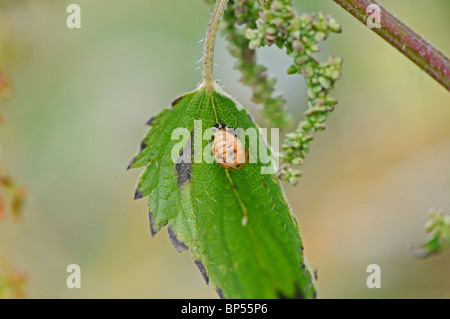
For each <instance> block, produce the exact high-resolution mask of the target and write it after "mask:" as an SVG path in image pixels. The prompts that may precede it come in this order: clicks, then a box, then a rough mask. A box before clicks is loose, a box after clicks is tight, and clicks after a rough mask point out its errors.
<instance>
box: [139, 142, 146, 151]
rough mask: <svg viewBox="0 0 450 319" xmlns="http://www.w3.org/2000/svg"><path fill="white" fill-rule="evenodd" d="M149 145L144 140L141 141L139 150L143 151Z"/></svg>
mask: <svg viewBox="0 0 450 319" xmlns="http://www.w3.org/2000/svg"><path fill="white" fill-rule="evenodd" d="M146 147H147V143H145V142H144V141H142V142H141V145H140V146H139V152H142V151H143V150H144V149H145V148H146Z"/></svg>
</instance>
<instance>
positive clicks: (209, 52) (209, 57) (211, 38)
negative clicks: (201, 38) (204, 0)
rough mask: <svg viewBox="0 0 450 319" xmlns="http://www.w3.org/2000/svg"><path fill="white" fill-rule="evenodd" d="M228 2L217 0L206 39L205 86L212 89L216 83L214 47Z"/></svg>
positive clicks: (204, 56)
mask: <svg viewBox="0 0 450 319" xmlns="http://www.w3.org/2000/svg"><path fill="white" fill-rule="evenodd" d="M227 3H228V0H217V1H216V4H215V5H214V9H213V12H212V14H211V20H209V27H208V32H207V33H206V39H205V51H204V53H203V86H204V87H205V88H212V87H213V83H214V76H213V67H214V46H215V44H216V35H217V31H218V29H219V23H220V21H221V20H222V17H223V13H224V12H225V9H226V7H227Z"/></svg>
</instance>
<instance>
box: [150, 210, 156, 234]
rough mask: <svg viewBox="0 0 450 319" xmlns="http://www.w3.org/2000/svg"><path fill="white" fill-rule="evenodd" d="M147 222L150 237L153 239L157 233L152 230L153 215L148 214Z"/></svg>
mask: <svg viewBox="0 0 450 319" xmlns="http://www.w3.org/2000/svg"><path fill="white" fill-rule="evenodd" d="M148 221H149V223H150V233H151V234H152V237H155V235H156V233H157V231H155V229H154V228H153V213H152V212H148Z"/></svg>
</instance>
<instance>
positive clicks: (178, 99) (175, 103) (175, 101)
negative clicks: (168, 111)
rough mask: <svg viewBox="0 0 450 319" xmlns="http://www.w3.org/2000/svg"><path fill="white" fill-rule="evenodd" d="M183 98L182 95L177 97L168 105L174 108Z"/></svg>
mask: <svg viewBox="0 0 450 319" xmlns="http://www.w3.org/2000/svg"><path fill="white" fill-rule="evenodd" d="M183 97H184V95H182V96H179V97H177V98H176V99H175V100H173V101H172V103H170V105H172V107H174V106H175V105H177V104H178V102H180V100H181V99H182V98H183Z"/></svg>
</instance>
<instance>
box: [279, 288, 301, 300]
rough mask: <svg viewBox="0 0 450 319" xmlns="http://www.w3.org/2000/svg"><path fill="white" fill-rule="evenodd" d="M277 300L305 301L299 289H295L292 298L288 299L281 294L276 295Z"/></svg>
mask: <svg viewBox="0 0 450 319" xmlns="http://www.w3.org/2000/svg"><path fill="white" fill-rule="evenodd" d="M278 297H279V299H305V296H304V295H303V293H302V290H301V289H300V288H299V287H296V288H295V294H294V296H293V297H288V296H286V295H284V294H282V293H278Z"/></svg>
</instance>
